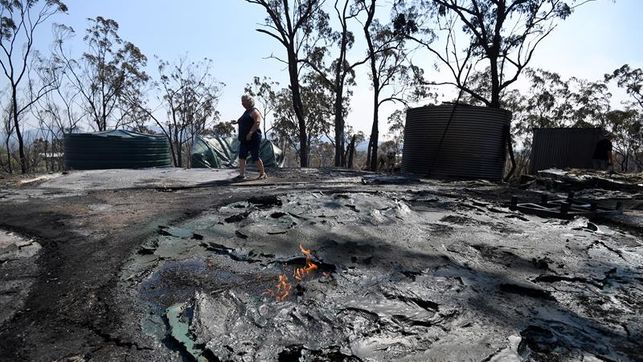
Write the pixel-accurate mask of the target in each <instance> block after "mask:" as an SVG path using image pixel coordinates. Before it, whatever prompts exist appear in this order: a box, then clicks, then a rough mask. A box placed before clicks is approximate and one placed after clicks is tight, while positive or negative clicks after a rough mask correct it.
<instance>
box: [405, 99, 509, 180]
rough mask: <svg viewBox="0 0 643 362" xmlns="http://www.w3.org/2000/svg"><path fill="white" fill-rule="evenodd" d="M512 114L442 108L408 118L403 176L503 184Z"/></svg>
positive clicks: (423, 110) (424, 109)
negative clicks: (479, 180)
mask: <svg viewBox="0 0 643 362" xmlns="http://www.w3.org/2000/svg"><path fill="white" fill-rule="evenodd" d="M510 122H511V112H509V111H506V110H503V109H495V108H487V107H477V106H469V105H463V104H448V103H447V104H442V105H439V106H425V107H419V108H411V109H409V110H408V111H407V113H406V127H405V130H404V153H403V156H402V171H403V172H405V173H412V174H417V175H422V176H426V177H435V178H464V179H488V180H501V179H502V176H503V174H504V165H505V158H506V147H505V145H506V137H507V136H508V130H509V125H510Z"/></svg>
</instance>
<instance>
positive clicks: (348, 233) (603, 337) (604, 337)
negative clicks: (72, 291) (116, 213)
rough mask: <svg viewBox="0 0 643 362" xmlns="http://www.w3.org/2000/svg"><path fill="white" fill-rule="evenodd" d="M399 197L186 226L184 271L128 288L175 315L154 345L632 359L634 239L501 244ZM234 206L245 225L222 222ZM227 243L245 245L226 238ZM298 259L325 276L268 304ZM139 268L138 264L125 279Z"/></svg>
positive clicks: (491, 228) (319, 196)
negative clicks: (177, 330)
mask: <svg viewBox="0 0 643 362" xmlns="http://www.w3.org/2000/svg"><path fill="white" fill-rule="evenodd" d="M409 197H410V196H409V195H408V194H406V193H404V192H402V193H395V192H392V193H384V192H380V193H375V194H373V193H359V192H357V193H342V194H330V193H329V194H326V193H317V192H308V193H297V194H284V195H281V196H280V200H281V202H280V203H272V204H271V205H272V206H271V207H267V206H266V205H265V204H262V205H261V206H258V205H257V204H256V203H253V202H247V203H243V202H241V203H233V204H230V205H226V206H223V207H220V208H219V209H217V210H215V211H213V212H210V213H208V214H207V215H202V216H201V217H198V218H195V219H193V220H190V221H188V222H186V223H185V224H182V225H181V228H184V229H189V230H193V231H194V232H195V233H198V234H200V235H205V236H204V238H205V239H204V241H203V242H202V243H201V244H200V245H201V246H204V247H203V248H199V247H197V246H195V244H194V243H190V242H186V241H184V239H180V238H175V239H176V240H174V241H172V242H168V243H167V245H171V247H172V248H179V249H181V248H182V249H185V250H175V252H176V253H177V254H178V255H182V258H181V260H174V261H168V262H165V263H161V264H159V266H158V267H156V268H154V269H151V270H150V272H151V274H150V276H149V277H147V278H145V279H142V280H141V282H140V284H138V285H131V287H134V288H137V289H138V290H139V296H138V298H140V299H141V300H143V301H145V302H147V303H149V304H150V305H151V306H153V307H152V308H155V310H157V311H161V312H160V313H159V314H150V316H151V317H150V318H160V317H161V316H162V314H163V313H165V315H166V316H167V314H168V313H170V312H171V311H174V310H176V309H177V308H179V309H181V310H183V311H186V312H185V313H184V314H183V315H182V318H180V319H181V321H182V323H184V324H185V325H184V326H183V327H182V328H184V329H185V330H187V331H188V333H187V334H186V335H185V336H184V337H186V338H188V340H187V341H186V340H185V338H177V337H176V336H174V333H172V332H171V331H172V330H173V329H172V328H170V329H169V330H165V331H163V333H161V331H157V332H158V333H159V334H158V335H157V338H158V339H159V340H162V339H163V338H167V336H168V335H169V336H172V338H175V339H176V340H177V341H178V342H180V343H183V345H184V346H185V351H186V352H189V353H191V354H193V355H194V357H195V358H197V357H199V356H201V357H203V356H215V357H216V358H218V359H219V360H239V361H243V360H284V359H285V360H300V359H301V360H346V361H364V360H376V361H383V360H392V359H397V358H407V359H411V360H463V359H464V360H466V359H471V360H492V359H493V358H494V356H496V355H498V356H500V355H503V356H505V355H507V354H512V353H513V354H514V355H515V356H517V357H518V356H520V358H529V356H532V357H533V358H535V359H539V358H541V357H542V358H544V357H543V356H545V355H547V356H550V357H551V356H553V355H555V356H558V357H557V358H562V359H568V358H570V359H579V360H580V359H582V358H588V357H590V356H595V357H596V358H605V359H613V360H623V359H628V358H632V359H635V358H634V357H635V356H636V353H638V352H636V351H637V350H638V348H639V347H640V342H639V340H638V339H636V338H635V336H640V333H641V331H642V328H641V327H642V324H641V317H640V314H639V312H640V310H641V302H640V298H641V297H643V288H641V280H640V278H641V277H642V276H643V273H642V271H641V267H642V266H643V257H642V256H641V251H642V250H643V247H642V246H641V245H640V243H637V244H636V246H635V245H634V244H632V242H635V241H634V240H635V238H634V237H633V236H628V235H627V234H622V233H620V232H618V231H615V230H611V229H609V228H607V227H602V228H601V232H600V233H597V230H593V229H589V228H578V227H575V225H576V224H578V222H577V223H569V222H568V221H565V220H549V219H540V218H538V217H531V216H525V217H521V218H517V219H508V220H513V221H507V219H505V220H503V223H504V224H505V226H506V228H507V229H506V230H505V229H502V228H498V227H497V221H496V220H497V217H496V215H494V214H493V213H490V212H488V213H486V214H483V213H480V212H476V211H478V210H472V209H471V208H465V209H461V208H460V207H459V206H458V203H457V202H455V200H452V199H449V198H440V199H439V202H441V203H442V205H446V206H444V207H443V208H440V209H438V208H436V209H432V210H427V209H426V208H419V210H420V211H418V210H414V208H413V207H412V206H411V205H409V204H408V203H406V202H405V201H402V200H403V199H408V198H409ZM431 202H438V201H431ZM474 203H475V204H476V205H479V207H482V208H492V207H493V208H497V207H498V206H495V205H493V204H491V203H487V202H482V201H474ZM239 205H245V207H246V211H244V214H247V217H246V218H241V219H239V220H238V221H237V222H236V223H231V222H229V221H226V222H225V223H223V222H220V221H221V220H226V219H227V218H229V217H230V216H229V215H231V214H233V215H237V213H238V212H239V211H240V208H239ZM499 211H501V212H503V213H510V212H511V211H510V210H508V209H504V208H501V209H499ZM275 214H277V215H279V217H273V216H272V215H275ZM292 215H307V216H306V219H305V220H302V219H301V218H299V217H294V216H292ZM579 222H580V223H583V221H579ZM585 223H588V222H587V221H585ZM436 225H445V226H448V227H450V228H451V229H449V232H448V233H444V232H440V231H439V230H438V231H437V232H436ZM280 228H281V229H283V230H284V233H281V234H277V235H275V234H273V233H271V230H275V229H280ZM507 230H510V231H507ZM235 233H242V234H243V235H247V238H242V239H240V238H230V237H229V236H230V235H233V234H235ZM623 239H628V240H630V242H629V243H625V244H628V245H630V246H628V247H622V246H621V245H620V244H621V240H623ZM635 243H636V242H635ZM298 244H302V245H304V246H305V247H306V248H310V249H312V250H313V253H314V256H315V261H316V262H317V263H319V265H323V266H324V267H323V268H320V270H319V271H318V272H317V273H315V274H314V275H311V276H310V277H309V278H306V279H304V280H303V281H302V282H301V283H298V284H297V285H296V287H295V288H294V289H293V292H292V294H291V295H290V296H289V297H288V298H287V299H286V300H284V301H276V300H275V299H274V297H273V296H272V295H270V294H269V293H268V294H267V293H265V291H266V290H268V289H270V288H271V287H273V286H274V284H276V283H277V277H278V275H279V274H281V273H285V274H286V275H290V274H291V273H292V270H293V269H294V268H295V267H297V266H298V265H299V266H302V265H303V264H304V261H305V258H303V257H302V256H301V255H298V254H299V253H298ZM179 245H182V246H181V247H179ZM197 245H198V244H197ZM208 245H219V247H218V249H217V248H215V249H212V247H211V246H210V247H208ZM188 249H189V252H188V251H186V250H188ZM221 250H224V252H222V251H221ZM259 250H261V251H262V252H263V253H264V254H263V255H261V254H260V252H259ZM213 251H214V253H212V252H213ZM159 252H160V253H162V251H159ZM265 253H267V254H265ZM239 255H245V257H239ZM139 263H140V262H139V261H138V260H137V257H134V258H132V259H131V261H130V267H129V268H133V269H135V268H140V266H137V265H138V264H139ZM168 265H172V266H168ZM258 266H261V267H258ZM210 268H212V269H211V271H209V270H210ZM221 269H224V270H226V273H224V274H220V273H219V272H218V271H217V270H221ZM186 270H192V271H191V272H186ZM185 273H187V274H185ZM614 273H616V274H618V275H619V276H620V277H619V278H618V279H617V278H615V277H614V275H615V274H614ZM186 279H189V280H190V282H189V283H185V282H183V281H184V280H186ZM606 280H610V281H609V283H610V284H609V287H608V286H607V285H608V284H605V283H608V282H606ZM291 281H292V278H291ZM151 285H154V287H151ZM179 290H180V291H181V293H178V294H177V291H179ZM169 296H172V297H171V298H170V297H169ZM599 305H600V307H598V306H599ZM156 323H160V322H158V321H157V322H156ZM173 328H174V327H173ZM168 333H169V334H168ZM512 341H514V342H515V341H518V343H517V345H515V346H514V347H511V346H512ZM190 346H196V347H190ZM508 348H509V349H508ZM511 348H514V349H513V350H511ZM538 356H540V357H538ZM288 358H292V359H288Z"/></svg>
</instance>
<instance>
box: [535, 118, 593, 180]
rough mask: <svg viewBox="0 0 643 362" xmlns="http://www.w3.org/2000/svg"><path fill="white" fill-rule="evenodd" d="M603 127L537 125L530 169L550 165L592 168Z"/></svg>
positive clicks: (546, 167)
mask: <svg viewBox="0 0 643 362" xmlns="http://www.w3.org/2000/svg"><path fill="white" fill-rule="evenodd" d="M601 133H602V130H601V129H600V128H535V129H534V139H533V142H532V146H531V173H536V172H537V171H539V170H545V169H548V168H561V169H563V168H591V167H592V155H593V154H594V148H596V143H597V142H598V141H599V140H600V138H601Z"/></svg>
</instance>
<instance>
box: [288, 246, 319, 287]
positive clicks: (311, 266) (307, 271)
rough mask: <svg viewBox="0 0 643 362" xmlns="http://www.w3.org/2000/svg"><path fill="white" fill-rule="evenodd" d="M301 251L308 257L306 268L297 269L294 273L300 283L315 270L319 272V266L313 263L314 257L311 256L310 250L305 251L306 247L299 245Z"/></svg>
mask: <svg viewBox="0 0 643 362" xmlns="http://www.w3.org/2000/svg"><path fill="white" fill-rule="evenodd" d="M299 250H301V252H302V253H303V254H304V255H306V267H304V268H295V272H294V273H293V276H294V277H295V279H297V281H298V282H300V281H302V279H304V277H305V276H306V275H308V274H310V273H312V272H314V271H315V270H317V264H315V263H313V257H312V255H311V254H310V250H306V249H304V247H303V246H302V245H301V244H299Z"/></svg>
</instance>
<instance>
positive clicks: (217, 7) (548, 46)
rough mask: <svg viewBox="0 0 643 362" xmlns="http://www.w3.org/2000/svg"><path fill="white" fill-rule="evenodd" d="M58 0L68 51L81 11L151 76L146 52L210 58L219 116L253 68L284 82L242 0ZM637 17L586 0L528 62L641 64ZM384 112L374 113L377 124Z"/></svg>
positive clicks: (553, 66) (638, 9) (257, 16)
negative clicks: (143, 62) (110, 23)
mask: <svg viewBox="0 0 643 362" xmlns="http://www.w3.org/2000/svg"><path fill="white" fill-rule="evenodd" d="M63 1H64V2H65V3H66V4H67V6H68V7H69V13H68V14H67V15H61V16H58V17H57V18H56V19H55V21H56V22H59V23H64V24H66V25H70V26H72V27H73V28H74V29H75V30H76V32H77V33H78V36H77V38H78V41H77V42H75V43H72V44H71V46H72V50H73V51H74V52H82V51H83V50H84V45H83V44H82V42H81V39H82V35H83V34H84V29H85V28H86V27H87V24H88V23H87V20H86V19H87V18H90V17H91V18H93V17H96V16H103V17H106V18H111V19H114V20H116V21H117V22H118V23H119V25H120V30H119V34H120V36H121V37H122V38H123V39H125V40H127V41H130V42H132V43H134V44H136V45H137V46H138V47H139V48H140V49H141V50H142V52H143V53H144V54H145V55H147V56H148V59H149V65H150V73H151V74H152V75H153V76H156V72H155V60H154V59H153V55H158V56H159V57H161V58H162V59H165V60H169V61H172V60H176V59H179V58H180V57H182V56H187V57H188V58H190V59H193V60H198V59H200V58H203V57H208V58H211V59H213V60H214V64H215V69H214V74H215V77H216V78H217V80H219V81H221V82H223V83H225V84H226V86H225V88H224V89H223V96H222V99H221V101H220V104H219V109H220V111H221V115H222V119H223V120H229V119H233V118H237V117H238V116H239V115H240V114H241V112H242V109H241V106H240V104H239V97H240V95H241V94H242V92H243V88H244V86H245V84H246V83H248V82H250V81H251V80H252V77H253V76H255V75H257V76H271V77H272V78H273V79H275V80H278V81H280V83H281V84H282V85H285V84H286V82H287V74H286V71H285V69H284V66H283V64H281V63H279V62H277V61H275V60H272V59H267V57H269V56H270V55H271V54H272V53H274V54H275V55H278V56H281V55H282V48H281V47H280V46H279V44H277V42H276V41H275V40H274V39H272V38H269V37H267V36H266V35H264V34H260V33H258V32H256V31H255V29H256V28H257V24H259V23H263V19H264V17H265V16H264V13H263V11H262V8H261V7H259V6H256V5H252V4H249V3H247V2H246V1H244V0H184V1H176V0H173V1H170V0H63ZM382 16H384V14H382ZM642 17H643V0H616V1H613V0H597V1H595V2H592V3H589V4H586V5H584V6H582V7H580V8H578V9H576V11H575V12H574V13H573V14H572V15H571V17H570V18H568V19H567V20H566V21H563V22H561V23H560V24H559V26H558V28H557V29H556V30H555V31H554V33H553V34H551V35H550V36H549V37H548V38H547V39H546V40H545V41H544V43H542V44H541V46H540V47H539V48H538V49H537V50H536V53H535V58H534V60H533V62H532V63H531V66H532V67H540V68H544V69H547V70H550V71H555V72H558V73H560V74H561V75H563V76H565V77H569V76H577V77H580V78H586V79H599V78H600V77H602V75H603V74H604V73H607V72H610V71H612V70H614V69H616V68H618V67H620V66H621V65H623V64H625V63H628V64H630V65H631V66H633V67H636V68H638V67H643V41H642V39H643V19H642ZM355 55H357V53H355ZM428 71H430V70H427V72H428ZM368 87H369V85H368V81H367V79H365V78H363V79H362V81H361V84H358V88H357V89H356V90H355V98H354V100H353V102H352V109H353V111H352V113H351V115H350V116H349V119H348V122H349V124H351V125H352V126H353V127H355V128H356V129H358V130H363V131H365V132H366V133H367V134H368V133H369V131H370V122H371V121H370V117H371V112H370V111H369V109H370V107H371V105H370V98H369V94H368ZM389 109H390V108H389ZM386 116H387V114H384V115H382V117H381V120H380V122H381V123H380V124H381V126H380V128H381V129H382V128H384V127H385V122H386Z"/></svg>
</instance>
